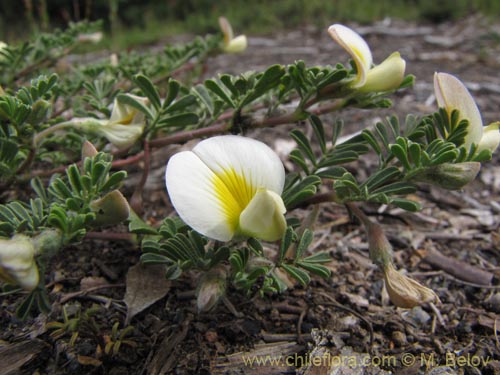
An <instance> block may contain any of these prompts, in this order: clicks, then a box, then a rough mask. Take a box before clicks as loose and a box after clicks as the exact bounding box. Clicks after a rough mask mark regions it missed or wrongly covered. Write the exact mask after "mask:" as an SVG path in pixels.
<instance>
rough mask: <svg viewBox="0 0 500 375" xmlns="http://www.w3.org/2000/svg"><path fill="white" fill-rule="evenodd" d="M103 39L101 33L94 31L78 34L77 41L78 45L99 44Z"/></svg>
mask: <svg viewBox="0 0 500 375" xmlns="http://www.w3.org/2000/svg"><path fill="white" fill-rule="evenodd" d="M102 38H103V33H102V32H101V31H96V32H94V33H85V34H79V35H78V37H77V41H78V42H80V43H87V42H89V43H93V44H96V43H99V42H100V41H101V40H102Z"/></svg>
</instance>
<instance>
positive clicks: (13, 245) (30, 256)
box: [0, 234, 39, 290]
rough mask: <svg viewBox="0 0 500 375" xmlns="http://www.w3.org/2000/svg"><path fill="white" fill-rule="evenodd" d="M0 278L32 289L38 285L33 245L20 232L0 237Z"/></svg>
mask: <svg viewBox="0 0 500 375" xmlns="http://www.w3.org/2000/svg"><path fill="white" fill-rule="evenodd" d="M0 280H2V281H5V282H7V283H9V284H13V285H19V286H21V287H22V288H23V289H26V290H33V289H35V288H36V287H37V285H38V280H39V275H38V266H37V264H36V261H35V246H34V245H33V242H32V241H31V239H30V238H29V237H27V236H24V235H22V234H18V235H15V236H14V237H12V238H10V239H7V238H2V239H0Z"/></svg>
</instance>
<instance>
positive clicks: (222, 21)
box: [219, 17, 248, 53]
mask: <svg viewBox="0 0 500 375" xmlns="http://www.w3.org/2000/svg"><path fill="white" fill-rule="evenodd" d="M219 26H220V28H221V31H222V34H223V35H224V45H223V47H222V49H223V50H224V52H228V53H237V52H242V51H244V50H245V49H246V48H247V45H248V43H247V37H246V36H245V35H239V36H237V37H236V38H235V37H234V34H233V28H232V27H231V24H230V23H229V21H228V20H227V19H226V18H225V17H219Z"/></svg>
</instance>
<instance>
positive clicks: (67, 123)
mask: <svg viewBox="0 0 500 375" xmlns="http://www.w3.org/2000/svg"><path fill="white" fill-rule="evenodd" d="M73 125H74V121H65V122H61V123H59V124H55V125H52V126H51V127H50V128H47V129H45V130H42V131H41V132H40V133H38V134H36V135H35V136H34V137H33V148H34V149H36V147H37V145H38V143H39V142H40V140H41V139H42V138H45V137H46V136H48V135H50V134H52V133H54V132H56V131H58V130H61V129H64V128H67V127H69V126H73Z"/></svg>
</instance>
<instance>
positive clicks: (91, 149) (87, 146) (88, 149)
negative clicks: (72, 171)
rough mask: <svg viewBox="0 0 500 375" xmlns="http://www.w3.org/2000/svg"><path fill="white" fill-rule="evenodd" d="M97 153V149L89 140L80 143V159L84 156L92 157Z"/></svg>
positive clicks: (83, 158)
mask: <svg viewBox="0 0 500 375" xmlns="http://www.w3.org/2000/svg"><path fill="white" fill-rule="evenodd" d="M96 155H97V149H96V148H95V146H94V145H93V144H92V143H90V142H89V141H85V142H83V144H82V161H83V160H85V158H92V157H94V156H96Z"/></svg>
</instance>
